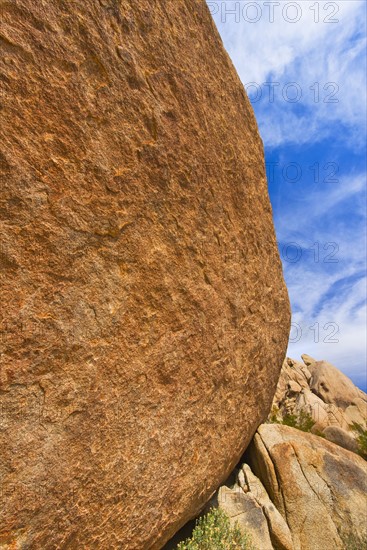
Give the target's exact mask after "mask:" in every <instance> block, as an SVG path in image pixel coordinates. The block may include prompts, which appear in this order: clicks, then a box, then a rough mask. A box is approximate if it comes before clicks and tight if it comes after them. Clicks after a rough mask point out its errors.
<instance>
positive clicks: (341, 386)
mask: <svg viewBox="0 0 367 550" xmlns="http://www.w3.org/2000/svg"><path fill="white" fill-rule="evenodd" d="M302 359H303V361H304V364H302V363H299V362H298V361H295V360H294V359H290V358H287V359H285V361H284V363H283V367H282V371H281V374H280V378H279V382H278V386H277V389H276V393H275V396H274V400H273V407H272V412H271V415H270V418H271V419H273V420H274V419H275V418H276V419H278V420H280V421H281V420H284V418H285V417H286V416H287V415H295V416H296V417H299V415H300V414H302V413H307V414H308V415H310V416H311V417H312V419H313V421H314V423H315V425H314V427H313V428H312V430H313V431H315V432H316V433H320V432H322V433H323V434H324V435H325V437H326V438H327V439H330V441H333V442H334V443H337V444H339V445H341V446H342V447H345V448H347V449H349V450H353V451H357V450H358V446H357V444H356V438H357V437H358V435H359V433H358V431H357V430H355V429H354V428H353V426H354V424H358V425H359V426H360V427H361V428H362V429H366V427H367V395H366V394H365V393H364V392H363V391H362V390H360V389H359V388H357V387H356V386H355V385H354V384H353V382H352V381H351V380H350V379H349V378H348V377H347V376H345V374H343V373H342V372H340V371H339V370H338V369H337V368H336V367H334V366H333V365H331V364H330V363H328V362H327V361H317V360H316V359H313V358H312V357H310V356H309V355H302Z"/></svg>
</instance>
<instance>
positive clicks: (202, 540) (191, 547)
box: [177, 508, 255, 550]
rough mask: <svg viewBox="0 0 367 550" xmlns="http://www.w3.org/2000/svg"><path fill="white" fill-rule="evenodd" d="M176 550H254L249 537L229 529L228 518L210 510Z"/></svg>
mask: <svg viewBox="0 0 367 550" xmlns="http://www.w3.org/2000/svg"><path fill="white" fill-rule="evenodd" d="M177 550H255V548H254V547H253V546H252V544H251V542H250V537H249V536H248V535H245V534H243V533H242V532H241V531H240V529H239V527H238V526H237V525H235V527H231V525H230V521H229V518H228V516H227V515H226V514H225V513H224V512H223V510H220V509H218V508H212V509H211V510H210V511H209V512H208V513H207V514H206V515H205V516H202V517H200V518H199V519H198V520H197V521H196V527H195V529H194V531H193V533H192V537H191V538H190V539H187V540H186V541H185V542H180V543H179V545H178V546H177Z"/></svg>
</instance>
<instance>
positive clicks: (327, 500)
mask: <svg viewBox="0 0 367 550" xmlns="http://www.w3.org/2000/svg"><path fill="white" fill-rule="evenodd" d="M247 459H248V461H249V464H250V466H251V468H252V471H253V472H254V474H255V475H256V476H257V477H259V479H260V480H261V482H262V484H263V486H264V487H265V489H266V491H267V493H268V495H269V497H270V498H271V501H272V502H273V504H274V506H275V507H276V508H277V510H278V511H279V512H280V513H281V514H282V516H283V518H284V520H285V521H286V523H287V525H288V527H289V529H290V531H291V534H292V539H293V546H294V550H322V549H324V548H335V549H340V550H342V549H344V548H352V547H353V544H352V542H351V541H352V540H353V541H354V543H355V544H360V545H362V543H363V541H366V538H367V509H366V494H367V463H366V462H365V461H364V460H363V459H362V458H361V457H359V456H357V455H356V454H354V453H352V452H350V451H347V450H345V449H343V448H341V447H339V446H337V445H334V443H331V442H329V441H325V440H324V439H322V438H320V437H318V436H316V435H312V434H308V433H303V432H301V431H299V430H297V429H295V428H290V427H288V426H281V425H274V424H263V425H262V426H260V427H259V429H258V432H257V433H256V434H255V437H254V439H253V441H252V443H251V445H250V447H249V449H248V453H247ZM349 545H350V546H349ZM356 547H357V546H356ZM358 547H362V546H358Z"/></svg>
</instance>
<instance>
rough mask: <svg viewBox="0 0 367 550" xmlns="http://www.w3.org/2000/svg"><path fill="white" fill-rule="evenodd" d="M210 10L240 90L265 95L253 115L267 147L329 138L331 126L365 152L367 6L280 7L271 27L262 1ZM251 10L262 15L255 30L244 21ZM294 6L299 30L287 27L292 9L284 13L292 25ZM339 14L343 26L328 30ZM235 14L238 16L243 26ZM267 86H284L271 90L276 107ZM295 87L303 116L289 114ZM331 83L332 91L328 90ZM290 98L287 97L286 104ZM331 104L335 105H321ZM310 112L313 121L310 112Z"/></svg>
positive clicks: (348, 0) (342, 1)
mask: <svg viewBox="0 0 367 550" xmlns="http://www.w3.org/2000/svg"><path fill="white" fill-rule="evenodd" d="M208 4H209V7H210V9H211V11H212V13H213V14H214V19H215V21H216V23H217V25H218V28H219V30H220V32H221V35H222V38H223V41H224V44H225V46H226V48H227V50H228V52H229V54H230V56H231V58H232V60H233V62H234V64H235V66H236V68H237V71H238V73H239V75H240V78H241V80H242V82H243V83H244V84H245V85H246V84H248V83H250V82H255V83H257V84H258V85H259V86H261V87H262V88H261V90H262V94H263V96H262V99H261V100H259V102H258V103H257V104H256V105H255V109H256V112H257V118H258V121H259V127H260V132H261V134H262V137H263V139H264V142H265V144H266V145H267V146H279V145H281V144H282V143H292V142H294V143H300V144H302V143H306V142H308V141H312V142H314V141H316V140H319V139H322V138H323V137H325V136H326V135H328V133H329V132H330V131H331V128H332V123H333V122H339V121H341V122H342V123H343V124H345V125H346V126H348V127H349V130H350V139H351V140H353V142H355V144H356V146H359V147H361V146H362V143H361V140H360V135H361V129H363V128H365V120H366V117H365V116H364V114H365V113H366V79H365V71H366V63H365V48H366V39H365V29H366V23H365V21H366V18H365V15H366V2H365V0H339V1H338V2H327V1H325V0H324V1H320V2H314V1H309V0H302V1H301V2H300V1H299V2H288V1H286V0H280V2H278V4H280V5H279V6H275V11H274V22H273V23H271V22H270V21H269V8H268V7H267V2H264V1H258V2H252V3H249V2H234V1H224V2H221V1H217V2H210V1H208ZM246 4H247V5H248V4H256V5H257V6H258V9H260V10H261V13H262V16H261V18H260V19H259V21H257V22H256V23H249V22H248V21H246V20H245V18H244V14H243V13H244V12H243V9H244V7H245V6H246ZM273 4H274V3H273ZM275 4H276V3H275ZM275 4H274V5H275ZM290 4H295V5H298V6H299V9H300V10H301V11H300V13H301V14H302V15H301V17H300V19H299V21H298V22H295V23H290V22H288V21H286V20H285V18H284V16H283V13H282V12H283V10H284V9H285V8H286V7H287V6H288V10H289V11H288V12H284V13H285V14H287V13H288V14H289V17H291V18H293V17H294V14H295V13H296V12H295V11H294V10H293V11H292V8H289V5H290ZM316 5H319V10H320V22H318V23H316V22H315V11H313V10H315V6H316ZM312 6H314V9H313V10H312V9H311V7H312ZM336 8H338V13H336V14H335V15H334V17H332V19H338V22H335V23H325V22H324V20H325V18H326V17H328V16H331V15H332V12H333V10H336ZM230 10H232V11H234V10H235V11H236V10H237V16H238V19H237V21H238V22H236V16H235V15H234V14H231V13H229V11H230ZM254 10H255V8H253V9H252V11H251V10H249V11H248V12H247V13H248V18H250V19H253V18H254V17H255V14H256V12H255V11H254ZM270 79H271V81H273V82H278V83H279V84H280V86H279V87H276V88H274V92H275V101H274V103H271V104H269V90H268V88H267V87H264V86H263V83H265V82H268V81H269V80H270ZM291 82H297V84H298V85H299V86H300V89H301V90H302V98H301V99H300V101H299V102H298V103H297V105H299V106H302V107H303V108H305V112H304V113H302V114H299V113H296V112H295V111H294V110H293V109H291V108H290V107H292V106H294V104H291V103H289V102H288V101H286V99H284V97H283V95H285V97H286V98H287V95H286V90H284V86H285V85H287V84H289V83H291ZM316 82H317V83H318V85H319V97H318V96H317V90H316V88H315V89H313V90H310V87H311V86H313V85H314V83H316ZM328 83H335V84H333V85H329V87H328V88H325V89H324V86H325V85H327V84H328ZM283 92H284V94H283ZM291 92H293V90H292V89H289V95H288V98H289V99H291V97H292V96H291ZM334 92H335V95H332V94H333V93H334ZM318 99H319V101H317V100H318ZM334 99H335V100H336V99H337V100H338V103H325V102H324V101H331V100H334ZM315 100H316V101H317V102H315ZM311 109H312V120H310V118H311V117H310V116H309V112H308V111H309V110H311ZM270 117H271V124H269V118H270ZM290 129H291V131H290Z"/></svg>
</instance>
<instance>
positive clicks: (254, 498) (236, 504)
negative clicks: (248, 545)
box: [215, 464, 293, 550]
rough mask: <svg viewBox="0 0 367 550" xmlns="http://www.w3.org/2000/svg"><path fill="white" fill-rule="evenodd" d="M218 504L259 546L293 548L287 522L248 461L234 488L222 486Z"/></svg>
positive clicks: (270, 549)
mask: <svg viewBox="0 0 367 550" xmlns="http://www.w3.org/2000/svg"><path fill="white" fill-rule="evenodd" d="M215 504H216V505H217V506H219V507H220V508H221V509H222V510H224V511H225V512H226V514H227V515H228V516H229V518H230V520H231V522H232V523H233V524H236V523H237V524H238V525H239V527H240V528H241V529H242V530H243V531H244V532H246V533H248V534H250V536H251V539H252V542H253V544H254V546H255V547H256V548H257V549H259V550H273V549H274V548H275V549H276V550H293V542H292V536H291V532H290V530H289V527H288V525H287V523H286V521H285V520H284V518H283V517H282V516H281V514H280V513H279V511H278V510H277V509H276V507H275V506H274V504H273V502H272V501H271V500H270V498H269V495H268V494H267V492H266V490H265V488H264V486H263V485H262V483H261V481H260V480H259V479H258V478H257V477H256V476H255V475H254V474H253V473H252V471H251V469H250V467H249V465H248V464H243V466H242V468H241V469H240V470H239V472H238V475H237V481H236V483H235V484H234V485H233V486H232V487H227V486H223V487H221V488H220V489H219V491H218V496H217V501H215Z"/></svg>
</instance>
